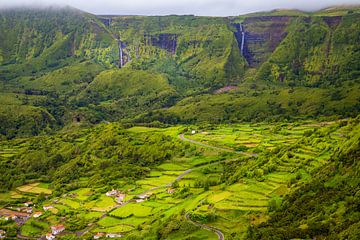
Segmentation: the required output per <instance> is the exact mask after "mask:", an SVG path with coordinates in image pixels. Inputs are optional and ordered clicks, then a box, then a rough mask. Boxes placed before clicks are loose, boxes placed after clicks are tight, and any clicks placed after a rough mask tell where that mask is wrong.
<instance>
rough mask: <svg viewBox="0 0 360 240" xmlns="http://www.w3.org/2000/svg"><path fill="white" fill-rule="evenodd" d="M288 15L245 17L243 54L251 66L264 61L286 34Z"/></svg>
mask: <svg viewBox="0 0 360 240" xmlns="http://www.w3.org/2000/svg"><path fill="white" fill-rule="evenodd" d="M291 19H292V17H290V16H263V17H249V18H246V19H245V21H244V22H243V24H242V31H244V33H245V34H244V35H245V38H244V47H243V55H244V57H245V58H246V60H247V62H248V63H249V65H250V66H251V67H256V66H258V65H260V64H261V63H263V62H265V61H266V59H267V58H268V56H269V55H270V54H271V53H272V52H273V51H274V50H275V48H276V47H277V46H278V45H279V43H280V42H281V41H282V40H283V39H284V38H285V36H286V35H287V32H286V27H287V26H288V24H289V22H290V20H291Z"/></svg>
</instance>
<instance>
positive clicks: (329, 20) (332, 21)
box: [323, 16, 342, 30]
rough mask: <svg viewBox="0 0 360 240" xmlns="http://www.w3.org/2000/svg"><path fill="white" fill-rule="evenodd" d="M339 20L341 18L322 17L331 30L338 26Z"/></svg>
mask: <svg viewBox="0 0 360 240" xmlns="http://www.w3.org/2000/svg"><path fill="white" fill-rule="evenodd" d="M341 19H342V17H341V16H334V17H323V20H324V22H326V24H327V25H328V26H329V27H330V28H331V29H333V30H334V29H336V27H337V26H338V25H339V23H340V21H341Z"/></svg>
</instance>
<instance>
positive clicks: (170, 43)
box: [144, 33, 177, 54]
mask: <svg viewBox="0 0 360 240" xmlns="http://www.w3.org/2000/svg"><path fill="white" fill-rule="evenodd" d="M144 42H145V44H146V45H150V46H155V47H159V48H162V49H165V50H166V51H168V52H170V53H172V54H175V53H176V47H177V35H176V34H169V33H160V34H156V35H148V34H145V35H144Z"/></svg>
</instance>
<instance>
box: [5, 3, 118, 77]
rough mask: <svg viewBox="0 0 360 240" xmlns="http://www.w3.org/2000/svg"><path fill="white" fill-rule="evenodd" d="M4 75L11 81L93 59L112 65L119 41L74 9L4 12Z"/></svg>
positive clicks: (12, 10)
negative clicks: (79, 60)
mask: <svg viewBox="0 0 360 240" xmlns="http://www.w3.org/2000/svg"><path fill="white" fill-rule="evenodd" d="M0 29H1V34H0V35H1V37H0V59H1V61H0V65H2V66H1V67H0V76H1V78H2V79H3V80H10V79H13V78H15V77H18V76H24V75H34V74H35V73H37V72H39V71H49V70H51V69H54V68H58V67H60V66H64V65H66V64H69V63H72V62H74V61H75V60H76V59H79V58H80V59H82V58H92V59H95V60H96V61H98V62H100V63H102V64H104V65H108V66H109V65H111V64H113V62H114V58H116V55H115V53H113V51H112V48H113V47H115V49H116V41H115V40H114V39H113V37H112V35H111V34H110V33H109V32H108V31H107V30H106V29H105V28H104V26H103V25H102V23H101V22H100V21H99V20H98V19H97V18H96V17H94V16H92V15H90V14H87V13H83V12H80V11H79V10H76V9H72V8H59V9H57V8H54V9H53V8H49V9H43V10H31V9H9V10H2V11H1V12H0Z"/></svg>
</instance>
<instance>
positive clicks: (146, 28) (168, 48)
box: [103, 16, 246, 87]
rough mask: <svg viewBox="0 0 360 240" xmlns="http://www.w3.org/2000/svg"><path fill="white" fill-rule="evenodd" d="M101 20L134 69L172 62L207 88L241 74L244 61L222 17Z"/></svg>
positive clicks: (238, 76)
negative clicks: (122, 43)
mask: <svg viewBox="0 0 360 240" xmlns="http://www.w3.org/2000/svg"><path fill="white" fill-rule="evenodd" d="M103 21H105V22H106V21H108V22H109V23H110V24H109V27H110V29H111V30H112V31H113V32H114V33H115V34H117V35H118V36H120V38H121V41H123V42H124V43H125V51H126V54H127V58H126V59H125V60H126V61H130V59H131V65H132V66H133V67H135V68H142V69H144V68H146V69H148V68H152V65H153V64H154V62H156V61H157V60H158V58H165V59H169V60H170V61H171V60H173V61H175V62H176V64H177V65H178V67H179V68H181V69H182V70H183V71H185V72H187V74H190V75H191V77H192V78H196V79H197V81H200V83H201V84H202V85H204V86H206V87H209V86H223V85H224V84H229V83H231V82H236V81H238V80H239V79H240V78H241V76H242V75H243V73H244V67H245V65H246V64H245V61H244V59H243V58H242V57H241V56H240V54H239V51H238V49H237V47H236V40H235V38H234V36H233V33H232V29H231V28H230V27H229V22H228V20H227V19H225V18H210V17H195V16H164V17H114V18H108V19H107V18H104V20H103ZM135 60H136V61H135ZM133 62H134V63H133ZM160 70H162V69H160ZM163 71H166V70H165V69H164V70H163Z"/></svg>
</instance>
